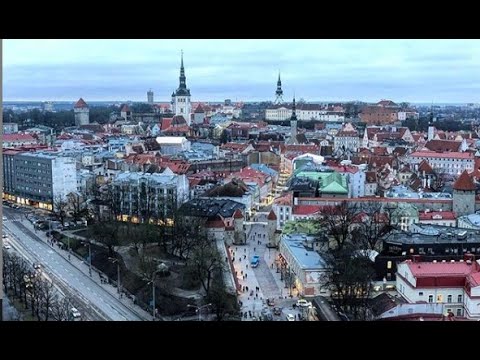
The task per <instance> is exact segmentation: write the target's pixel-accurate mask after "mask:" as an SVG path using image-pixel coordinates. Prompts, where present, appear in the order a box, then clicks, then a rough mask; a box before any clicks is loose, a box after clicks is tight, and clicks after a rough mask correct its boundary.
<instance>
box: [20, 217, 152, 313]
mask: <svg viewBox="0 0 480 360" xmlns="http://www.w3.org/2000/svg"><path fill="white" fill-rule="evenodd" d="M19 222H20V223H21V224H22V225H23V226H25V227H26V228H27V229H28V230H30V231H32V232H33V233H35V235H36V236H38V237H39V238H40V239H42V240H43V241H45V243H46V244H49V242H48V241H47V240H49V237H47V236H46V234H45V233H44V232H43V231H40V230H36V229H35V228H34V226H33V224H31V223H30V221H28V220H25V219H22V220H20V221H19ZM49 246H50V248H51V249H52V250H54V251H55V252H57V253H58V254H59V255H61V256H62V257H63V258H64V259H66V260H68V261H69V262H70V263H71V264H72V265H73V266H75V267H76V268H77V269H78V270H80V271H81V272H83V273H84V274H85V275H87V276H89V274H90V272H89V268H90V267H89V265H88V264H87V263H85V262H84V261H83V260H81V259H79V258H78V257H77V256H76V255H75V254H74V253H73V252H72V253H71V256H70V259H69V258H68V255H69V253H68V251H66V250H62V249H60V248H59V247H58V246H57V245H51V244H49ZM102 276H103V278H106V276H105V275H104V274H102ZM91 279H92V280H93V281H94V282H96V283H97V284H98V285H100V286H101V287H102V288H103V289H104V290H106V291H108V292H109V293H110V294H112V295H113V296H115V297H116V298H117V300H118V301H120V302H121V303H122V304H124V305H125V306H127V307H128V308H130V309H131V310H132V311H134V312H136V313H137V315H139V316H140V317H141V318H143V319H144V320H151V319H152V315H151V314H150V313H148V312H146V311H145V310H143V309H142V308H140V307H139V306H137V305H135V304H134V303H133V299H130V298H128V297H127V296H125V295H122V298H119V294H118V291H117V288H116V287H114V286H112V285H110V284H108V283H103V282H102V281H101V277H100V273H99V272H98V270H96V269H95V268H93V267H92V276H91Z"/></svg>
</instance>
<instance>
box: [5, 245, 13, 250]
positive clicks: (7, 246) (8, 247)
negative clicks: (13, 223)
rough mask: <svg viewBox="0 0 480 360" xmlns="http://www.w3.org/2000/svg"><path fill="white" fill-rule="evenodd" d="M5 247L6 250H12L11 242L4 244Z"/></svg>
mask: <svg viewBox="0 0 480 360" xmlns="http://www.w3.org/2000/svg"><path fill="white" fill-rule="evenodd" d="M3 248H4V249H5V250H10V249H11V248H12V247H11V246H10V244H3Z"/></svg>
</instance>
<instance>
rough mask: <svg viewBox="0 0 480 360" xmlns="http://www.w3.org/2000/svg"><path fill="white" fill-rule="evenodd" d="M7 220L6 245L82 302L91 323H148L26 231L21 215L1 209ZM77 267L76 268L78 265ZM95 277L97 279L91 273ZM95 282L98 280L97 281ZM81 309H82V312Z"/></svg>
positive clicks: (136, 311) (38, 238)
mask: <svg viewBox="0 0 480 360" xmlns="http://www.w3.org/2000/svg"><path fill="white" fill-rule="evenodd" d="M3 213H4V216H6V217H7V220H6V221H4V222H3V224H4V228H5V230H6V233H7V234H8V236H9V243H10V244H11V245H12V247H13V248H15V250H17V251H18V252H19V253H20V254H22V255H23V256H24V257H25V258H26V259H27V260H28V261H29V262H32V263H33V262H40V263H41V264H42V266H43V269H44V271H45V272H46V273H47V274H48V275H49V276H50V277H51V278H52V279H53V280H54V282H55V283H56V285H58V286H59V287H60V288H61V289H62V291H63V292H65V291H67V292H69V293H70V294H72V295H73V297H74V299H75V300H76V301H77V302H78V301H79V302H81V303H82V305H83V306H81V309H79V310H80V311H82V310H83V311H85V312H87V313H88V315H89V316H88V317H90V318H91V319H92V320H107V321H108V320H114V321H132V320H133V321H135V320H137V321H139V320H145V319H147V317H146V315H145V314H146V313H145V314H143V313H142V312H140V311H138V310H136V309H135V310H133V309H132V308H130V307H128V306H127V305H125V303H124V302H122V301H120V299H118V298H117V297H116V296H115V295H114V294H112V293H111V292H109V291H107V290H106V289H105V288H104V287H103V286H102V285H100V284H99V283H97V282H96V281H95V280H94V279H93V278H91V277H90V276H88V274H85V273H84V272H83V271H81V270H80V269H79V268H78V267H77V266H76V264H75V263H74V261H73V259H72V261H69V260H67V259H66V258H64V257H63V256H62V255H60V254H59V253H57V252H56V251H54V250H53V249H52V246H50V245H48V244H47V243H46V241H45V240H42V238H41V237H40V236H37V234H35V233H34V232H33V231H32V230H30V229H29V227H27V226H26V225H27V224H26V223H27V220H25V217H24V216H23V214H22V213H21V212H18V211H15V210H13V209H9V208H6V207H4V208H3ZM77 265H78V264H77ZM93 276H94V277H99V275H98V274H97V273H93ZM97 281H98V279H97ZM82 308H83V309H82Z"/></svg>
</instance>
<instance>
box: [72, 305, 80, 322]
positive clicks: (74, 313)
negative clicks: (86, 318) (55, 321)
mask: <svg viewBox="0 0 480 360" xmlns="http://www.w3.org/2000/svg"><path fill="white" fill-rule="evenodd" d="M70 316H71V317H72V320H73V321H78V320H80V317H81V316H82V314H80V311H78V310H77V309H76V308H74V307H72V308H71V309H70Z"/></svg>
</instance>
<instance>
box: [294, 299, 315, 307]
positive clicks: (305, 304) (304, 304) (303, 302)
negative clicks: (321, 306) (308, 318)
mask: <svg viewBox="0 0 480 360" xmlns="http://www.w3.org/2000/svg"><path fill="white" fill-rule="evenodd" d="M297 306H299V307H309V306H312V303H311V302H310V301H307V300H305V299H300V300H298V301H297Z"/></svg>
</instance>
